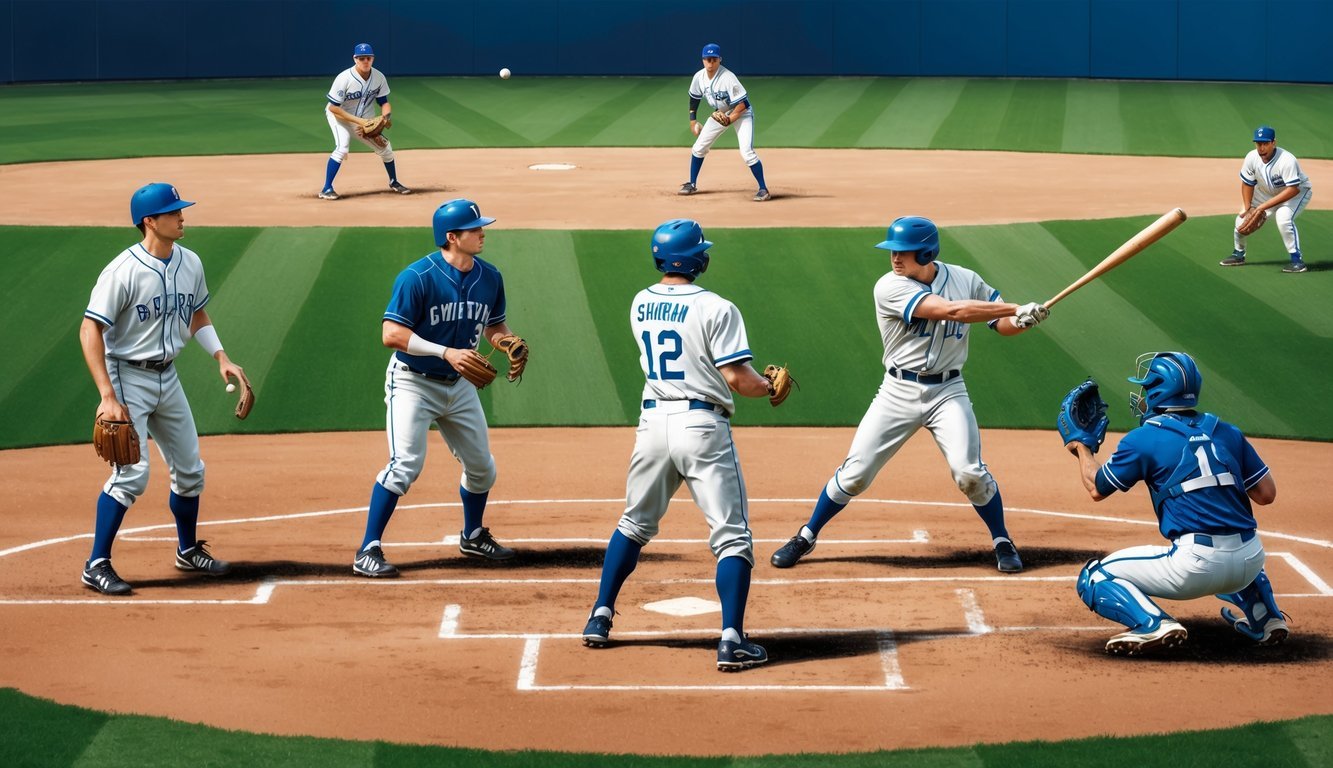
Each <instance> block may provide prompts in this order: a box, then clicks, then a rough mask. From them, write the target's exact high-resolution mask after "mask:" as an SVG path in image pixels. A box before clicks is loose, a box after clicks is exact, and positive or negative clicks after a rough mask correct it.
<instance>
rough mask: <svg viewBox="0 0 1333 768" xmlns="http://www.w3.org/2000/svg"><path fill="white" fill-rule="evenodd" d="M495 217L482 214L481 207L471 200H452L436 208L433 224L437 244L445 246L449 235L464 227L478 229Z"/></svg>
mask: <svg viewBox="0 0 1333 768" xmlns="http://www.w3.org/2000/svg"><path fill="white" fill-rule="evenodd" d="M494 222H495V219H492V218H491V217H489V216H482V215H481V209H480V208H478V207H477V204H476V203H474V202H472V201H471V200H464V199H462V198H459V199H457V200H450V201H449V202H447V203H445V204H444V205H441V206H440V207H439V208H436V209H435V218H434V219H432V220H431V226H432V227H433V228H434V229H435V244H436V245H438V246H440V247H441V248H443V247H444V246H446V245H448V244H449V238H448V237H447V235H448V234H449V233H450V232H458V231H460V230H464V229H477V228H478V227H484V226H486V225H487V224H493V223H494Z"/></svg>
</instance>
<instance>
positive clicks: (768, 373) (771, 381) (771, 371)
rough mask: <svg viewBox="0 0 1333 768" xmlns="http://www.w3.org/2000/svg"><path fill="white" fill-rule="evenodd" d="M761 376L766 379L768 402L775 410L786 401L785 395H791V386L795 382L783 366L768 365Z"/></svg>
mask: <svg viewBox="0 0 1333 768" xmlns="http://www.w3.org/2000/svg"><path fill="white" fill-rule="evenodd" d="M763 375H764V378H766V379H768V402H770V403H772V405H773V407H774V408H777V407H778V406H779V405H782V401H783V400H786V399H787V395H790V394H791V388H792V385H794V384H796V380H795V379H793V378H792V377H791V373H790V372H788V370H787V366H785V365H783V366H777V365H770V366H768V367H767V368H765V369H764V374H763Z"/></svg>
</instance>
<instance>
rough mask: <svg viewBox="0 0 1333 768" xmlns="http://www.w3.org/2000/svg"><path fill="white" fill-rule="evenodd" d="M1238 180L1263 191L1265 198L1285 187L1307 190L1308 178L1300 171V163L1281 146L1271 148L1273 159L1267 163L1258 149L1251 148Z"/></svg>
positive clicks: (1258, 190)
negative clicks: (1260, 155)
mask: <svg viewBox="0 0 1333 768" xmlns="http://www.w3.org/2000/svg"><path fill="white" fill-rule="evenodd" d="M1240 180H1241V181H1243V182H1245V183H1246V184H1248V185H1250V186H1251V187H1254V188H1255V191H1256V192H1262V193H1263V199H1264V200H1267V199H1269V198H1271V197H1273V196H1274V195H1276V194H1277V193H1278V192H1281V191H1282V190H1284V189H1286V188H1287V187H1300V188H1301V190H1302V191H1309V190H1310V189H1311V187H1310V179H1309V178H1307V177H1306V175H1305V174H1304V173H1302V172H1301V164H1300V163H1299V162H1298V161H1297V160H1296V156H1295V155H1293V154H1291V153H1290V152H1288V151H1286V150H1285V149H1283V148H1282V147H1274V148H1273V159H1272V160H1269V161H1268V162H1267V163H1265V162H1264V160H1263V158H1262V157H1259V150H1257V149H1252V150H1250V153H1249V154H1247V155H1246V156H1245V161H1244V162H1242V163H1241V166H1240Z"/></svg>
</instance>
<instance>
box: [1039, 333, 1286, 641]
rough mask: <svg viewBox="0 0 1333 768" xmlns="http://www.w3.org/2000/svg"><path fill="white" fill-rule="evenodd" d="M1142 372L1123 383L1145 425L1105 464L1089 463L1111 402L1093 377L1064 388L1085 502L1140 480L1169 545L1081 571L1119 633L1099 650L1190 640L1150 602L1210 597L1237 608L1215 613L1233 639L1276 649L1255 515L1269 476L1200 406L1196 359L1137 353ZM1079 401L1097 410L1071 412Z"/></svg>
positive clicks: (1282, 631)
mask: <svg viewBox="0 0 1333 768" xmlns="http://www.w3.org/2000/svg"><path fill="white" fill-rule="evenodd" d="M1137 365H1138V370H1137V375H1136V376H1134V377H1133V378H1131V379H1130V380H1129V382H1130V383H1131V384H1134V385H1136V386H1139V387H1142V389H1141V390H1140V391H1139V392H1138V393H1135V394H1132V395H1130V408H1131V409H1132V410H1133V412H1134V414H1135V416H1137V417H1138V419H1139V423H1140V424H1141V426H1139V427H1137V428H1136V429H1134V430H1132V431H1130V432H1129V434H1127V435H1125V436H1124V437H1123V438H1121V439H1120V444H1119V445H1118V446H1116V450H1115V453H1114V454H1113V455H1112V456H1111V460H1110V461H1108V462H1106V464H1098V463H1097V460H1096V459H1095V458H1094V457H1093V453H1094V452H1095V451H1096V450H1097V446H1099V445H1100V444H1101V442H1102V439H1103V438H1104V437H1105V435H1106V418H1105V416H1104V414H1105V411H1106V405H1105V403H1102V402H1101V398H1100V397H1098V396H1096V383H1095V382H1093V381H1091V380H1089V381H1088V382H1085V383H1084V384H1082V385H1080V386H1079V387H1076V388H1075V389H1074V390H1073V391H1071V392H1070V394H1069V395H1068V396H1066V398H1065V403H1064V404H1062V405H1061V409H1060V417H1059V419H1058V420H1057V427H1058V428H1059V430H1060V437H1061V439H1062V440H1063V441H1064V443H1065V448H1067V449H1068V450H1069V451H1070V452H1071V453H1073V454H1074V455H1075V456H1077V457H1078V463H1079V475H1080V477H1081V478H1082V480H1083V486H1084V487H1085V488H1087V490H1088V494H1089V495H1090V496H1092V499H1093V500H1094V501H1101V500H1102V499H1105V498H1106V497H1108V496H1110V495H1111V494H1113V493H1115V492H1116V491H1128V490H1129V489H1130V488H1132V487H1134V485H1135V484H1136V483H1139V482H1140V481H1141V482H1143V483H1144V484H1145V485H1147V486H1148V493H1149V494H1150V495H1151V497H1152V503H1153V511H1154V512H1155V513H1156V515H1157V525H1158V530H1159V531H1161V533H1162V536H1164V537H1166V538H1167V539H1168V540H1169V541H1170V542H1171V546H1169V547H1162V546H1142V547H1130V548H1128V549H1122V550H1120V551H1118V552H1112V553H1111V554H1109V555H1107V556H1105V557H1103V558H1102V559H1100V560H1096V559H1094V560H1089V561H1088V563H1087V565H1085V566H1083V571H1082V572H1081V573H1079V576H1078V584H1077V589H1078V595H1079V597H1081V598H1082V599H1083V602H1084V603H1085V604H1087V606H1088V608H1089V609H1091V610H1093V611H1096V612H1097V613H1098V614H1099V615H1101V616H1104V617H1106V618H1108V619H1110V620H1111V621H1115V622H1118V623H1120V624H1124V625H1125V627H1126V631H1125V632H1122V633H1120V634H1118V635H1116V636H1114V637H1112V638H1111V639H1110V640H1109V641H1108V642H1107V643H1106V650H1107V652H1108V653H1115V654H1123V655H1127V656H1136V655H1138V654H1140V653H1143V652H1144V651H1148V650H1151V649H1153V648H1158V647H1171V646H1175V645H1179V644H1181V643H1183V642H1185V639H1186V637H1187V636H1188V633H1187V632H1186V630H1185V628H1184V627H1183V626H1181V625H1180V623H1179V622H1177V621H1176V620H1175V619H1173V618H1171V617H1170V616H1169V615H1167V614H1166V612H1164V611H1163V610H1162V609H1161V608H1159V607H1158V606H1157V604H1156V603H1155V602H1153V600H1152V598H1154V597H1164V598H1167V599H1168V600H1192V599H1194V598H1196V597H1204V596H1206V595H1212V594H1216V595H1217V596H1218V597H1219V598H1221V599H1222V600H1225V601H1226V602H1228V603H1232V604H1234V605H1235V606H1237V607H1239V608H1240V610H1241V613H1242V614H1243V615H1242V616H1236V615H1235V614H1234V613H1232V612H1231V611H1230V610H1229V609H1228V608H1223V609H1222V618H1223V619H1225V620H1226V621H1227V623H1228V624H1230V625H1231V626H1232V627H1233V628H1235V630H1236V631H1237V632H1239V633H1241V634H1242V635H1244V636H1245V637H1248V638H1249V639H1251V640H1253V641H1255V642H1256V643H1259V644H1260V645H1275V644H1277V643H1281V642H1283V641H1284V640H1286V639H1287V634H1288V630H1287V624H1286V622H1285V621H1283V616H1282V612H1281V611H1280V610H1278V607H1277V601H1276V599H1274V597H1273V587H1272V585H1271V584H1270V583H1269V581H1268V576H1267V575H1266V574H1265V573H1264V570H1263V566H1264V548H1263V544H1262V543H1261V542H1260V541H1259V536H1258V534H1257V533H1256V532H1255V528H1256V526H1257V524H1256V522H1255V519H1254V513H1253V511H1252V508H1251V504H1252V503H1253V504H1272V503H1273V500H1274V499H1276V498H1277V483H1276V482H1275V481H1274V480H1273V475H1272V473H1270V472H1269V470H1268V466H1267V465H1266V464H1264V462H1263V460H1262V459H1260V458H1259V454H1258V453H1257V452H1256V451H1255V450H1254V446H1253V445H1251V444H1250V442H1249V441H1248V440H1246V439H1245V436H1244V435H1243V434H1241V431H1240V430H1239V429H1237V428H1236V427H1234V426H1232V425H1231V424H1228V423H1226V422H1224V421H1221V420H1220V419H1218V418H1217V417H1216V416H1214V415H1213V414H1211V413H1202V412H1200V411H1198V410H1197V408H1198V403H1199V392H1200V390H1201V389H1202V387H1203V376H1202V374H1200V373H1199V368H1198V366H1197V365H1195V363H1194V359H1193V358H1191V357H1190V356H1189V355H1187V354H1184V353H1183V352H1157V353H1149V354H1146V355H1142V356H1140V357H1139V358H1138V360H1137ZM1089 388H1091V389H1092V395H1091V398H1089V395H1088V392H1087V390H1088V389H1089ZM1084 399H1091V401H1092V402H1093V405H1092V406H1091V407H1086V406H1085V407H1083V408H1080V407H1078V405H1077V403H1078V402H1079V401H1080V400H1084ZM1099 412H1100V414H1102V415H1100V416H1098V413H1099Z"/></svg>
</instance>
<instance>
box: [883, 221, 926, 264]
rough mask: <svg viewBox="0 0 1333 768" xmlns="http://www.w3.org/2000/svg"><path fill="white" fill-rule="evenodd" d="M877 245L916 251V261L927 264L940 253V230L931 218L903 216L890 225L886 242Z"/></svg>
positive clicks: (891, 248) (893, 249)
mask: <svg viewBox="0 0 1333 768" xmlns="http://www.w3.org/2000/svg"><path fill="white" fill-rule="evenodd" d="M875 247H876V248H879V249H881V250H885V251H915V252H916V263H917V264H922V265H925V264H929V263H930V262H932V261H934V260H935V258H936V257H937V256H939V255H940V231H939V230H938V229H936V228H935V222H933V221H931V220H930V219H927V218H923V217H921V216H903V217H902V218H900V219H895V220H894V222H893V223H892V224H890V225H889V233H888V235H887V236H886V237H885V239H884V242H882V243H880V244H879V245H877V246H875Z"/></svg>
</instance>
